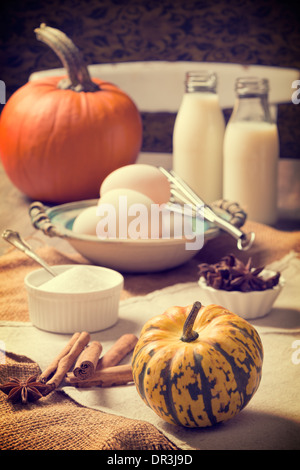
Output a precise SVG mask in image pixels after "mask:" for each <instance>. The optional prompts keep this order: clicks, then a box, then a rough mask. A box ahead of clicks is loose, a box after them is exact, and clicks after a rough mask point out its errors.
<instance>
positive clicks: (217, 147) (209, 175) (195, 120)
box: [173, 72, 225, 203]
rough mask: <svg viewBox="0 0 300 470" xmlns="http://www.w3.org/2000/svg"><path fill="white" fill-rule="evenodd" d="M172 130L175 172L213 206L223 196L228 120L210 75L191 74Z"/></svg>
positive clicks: (187, 76) (212, 77)
mask: <svg viewBox="0 0 300 470" xmlns="http://www.w3.org/2000/svg"><path fill="white" fill-rule="evenodd" d="M185 87H186V88H185V93H184V95H183V99H182V102H181V105H180V107H179V110H178V113H177V116H176V120H175V125H174V131H173V170H174V171H175V172H176V173H177V174H178V175H179V176H181V178H182V179H183V180H184V181H185V182H186V183H187V184H188V185H189V186H190V187H191V188H192V189H193V190H194V191H195V192H196V193H197V194H198V195H199V196H200V197H202V198H203V199H204V201H205V202H207V203H211V202H213V201H215V200H218V199H220V198H221V197H222V184H223V137H224V132H225V121H224V116H223V112H222V110H221V108H220V104H219V98H218V95H217V92H216V88H217V77H216V74H215V73H211V72H188V73H187V74H186V82H185Z"/></svg>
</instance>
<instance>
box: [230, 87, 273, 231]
mask: <svg viewBox="0 0 300 470" xmlns="http://www.w3.org/2000/svg"><path fill="white" fill-rule="evenodd" d="M236 92H237V99H236V103H235V106H234V109H233V113H232V116H231V118H230V120H229V123H228V125H227V128H226V132H225V137H224V181H223V183H224V199H228V200H230V201H236V202H238V203H239V204H240V205H241V207H242V208H243V209H244V210H245V211H246V213H247V216H248V219H250V220H255V221H257V222H261V223H265V224H274V223H275V222H276V218H277V167H278V155H279V138H278V131H277V125H276V124H275V123H274V122H272V119H271V117H270V112H269V108H268V101H267V96H268V81H267V80H265V79H257V78H242V79H238V80H237V82H236Z"/></svg>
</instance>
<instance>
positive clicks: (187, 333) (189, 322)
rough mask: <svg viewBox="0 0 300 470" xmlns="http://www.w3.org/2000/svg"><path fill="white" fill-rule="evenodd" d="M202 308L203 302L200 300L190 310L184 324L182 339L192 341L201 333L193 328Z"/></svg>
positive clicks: (187, 341)
mask: <svg viewBox="0 0 300 470" xmlns="http://www.w3.org/2000/svg"><path fill="white" fill-rule="evenodd" d="M200 308H201V302H198V301H197V302H195V303H194V305H193V307H192V310H191V311H190V313H189V315H188V317H187V319H186V320H185V323H184V325H183V332H182V336H181V341H184V342H186V343H190V342H191V341H195V339H197V338H198V336H199V335H198V333H197V331H194V330H193V326H194V323H195V320H196V317H197V315H198V312H199V310H200Z"/></svg>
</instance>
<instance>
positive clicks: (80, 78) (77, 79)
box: [34, 23, 99, 92]
mask: <svg viewBox="0 0 300 470" xmlns="http://www.w3.org/2000/svg"><path fill="white" fill-rule="evenodd" d="M34 32H35V33H36V36H37V39H38V40H39V41H42V42H43V43H44V44H47V45H48V46H49V47H50V48H51V49H52V50H53V51H54V52H55V54H56V55H57V56H58V57H59V59H60V60H61V62H62V65H63V67H64V68H65V69H66V72H67V74H68V79H64V80H62V81H61V82H59V84H58V87H59V88H61V89H68V88H70V89H72V90H74V91H85V92H86V91H92V92H93V91H99V86H98V85H97V84H96V83H94V82H93V81H92V79H91V77H90V74H89V71H88V68H87V67H86V65H85V64H84V61H83V59H82V57H81V54H80V51H79V49H78V48H77V47H76V46H75V44H74V43H73V42H72V41H71V39H69V38H68V36H66V35H65V34H64V33H63V32H62V31H59V30H58V29H56V28H51V27H49V26H46V25H45V24H44V23H42V24H41V25H40V27H39V28H36V29H35V30H34Z"/></svg>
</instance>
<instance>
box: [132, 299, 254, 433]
mask: <svg viewBox="0 0 300 470" xmlns="http://www.w3.org/2000/svg"><path fill="white" fill-rule="evenodd" d="M262 363H263V347H262V343H261V340H260V337H259V335H258V333H257V331H256V330H255V329H254V328H253V326H252V325H250V324H249V323H248V322H247V321H246V320H244V319H242V318H241V317H239V316H237V315H235V314H234V313H231V312H229V311H228V310H226V309H225V308H223V307H220V306H218V305H209V306H207V307H202V306H201V304H200V302H195V303H194V305H189V306H187V307H171V308H169V309H168V310H166V311H165V312H164V313H163V314H162V315H158V316H156V317H154V318H152V319H151V320H149V321H148V322H147V323H146V324H145V325H144V327H143V329H142V331H141V335H140V338H139V341H138V343H137V344H136V347H135V349H134V353H133V359H132V370H133V379H134V382H135V385H136V388H137V391H138V393H139V395H140V396H141V398H142V399H143V400H144V402H145V403H146V404H147V405H148V406H149V407H150V408H152V410H153V411H155V413H157V414H158V416H160V417H161V418H162V419H164V420H165V421H167V422H169V423H172V424H175V425H182V426H186V427H190V428H193V427H205V426H213V425H215V424H216V423H220V422H222V421H227V420H228V419H231V418H233V417H234V416H236V415H237V413H239V412H240V411H241V410H242V409H243V408H244V407H245V406H246V405H247V403H248V402H249V400H250V399H251V398H252V396H253V395H254V393H255V391H256V390H257V388H258V386H259V383H260V380H261V374H262Z"/></svg>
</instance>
